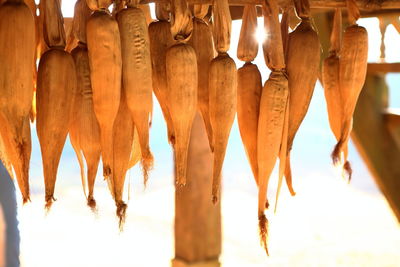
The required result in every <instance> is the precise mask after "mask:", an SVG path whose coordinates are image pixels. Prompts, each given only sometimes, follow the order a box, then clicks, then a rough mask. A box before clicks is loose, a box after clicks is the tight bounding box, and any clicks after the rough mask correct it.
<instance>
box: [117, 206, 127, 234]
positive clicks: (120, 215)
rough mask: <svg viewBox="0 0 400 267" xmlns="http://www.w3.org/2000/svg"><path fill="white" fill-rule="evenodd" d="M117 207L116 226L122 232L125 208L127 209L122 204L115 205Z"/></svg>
mask: <svg viewBox="0 0 400 267" xmlns="http://www.w3.org/2000/svg"><path fill="white" fill-rule="evenodd" d="M116 205H117V211H116V214H117V217H118V219H119V221H118V226H119V230H120V231H121V232H122V231H123V230H124V224H125V219H126V208H127V207H128V206H127V205H126V204H125V203H124V202H119V203H116Z"/></svg>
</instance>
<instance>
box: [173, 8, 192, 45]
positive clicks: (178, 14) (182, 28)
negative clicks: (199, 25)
mask: <svg viewBox="0 0 400 267" xmlns="http://www.w3.org/2000/svg"><path fill="white" fill-rule="evenodd" d="M170 18H171V33H172V36H173V37H174V39H175V40H180V41H187V40H189V38H190V35H191V34H192V30H193V23H192V14H191V13H190V10H189V8H188V5H187V1H186V0H172V1H171V17H170Z"/></svg>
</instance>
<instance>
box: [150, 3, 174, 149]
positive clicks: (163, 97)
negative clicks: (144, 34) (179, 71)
mask: <svg viewBox="0 0 400 267" xmlns="http://www.w3.org/2000/svg"><path fill="white" fill-rule="evenodd" d="M165 9H166V7H165V4H164V3H156V11H157V12H156V14H157V18H158V19H159V20H158V21H155V22H152V23H150V25H149V37H150V54H151V63H152V71H153V75H152V77H153V90H154V94H155V95H156V97H157V100H158V103H159V104H160V106H161V110H162V112H163V115H164V119H165V121H166V123H167V129H168V142H169V143H170V144H174V143H175V135H174V129H173V125H172V119H171V115H170V112H169V110H168V102H167V96H168V86H167V72H166V63H165V59H166V53H167V49H168V47H170V46H171V45H172V44H173V43H174V39H173V38H172V34H171V29H170V27H171V25H170V23H169V22H168V20H167V19H168V15H169V13H168V12H166V11H165Z"/></svg>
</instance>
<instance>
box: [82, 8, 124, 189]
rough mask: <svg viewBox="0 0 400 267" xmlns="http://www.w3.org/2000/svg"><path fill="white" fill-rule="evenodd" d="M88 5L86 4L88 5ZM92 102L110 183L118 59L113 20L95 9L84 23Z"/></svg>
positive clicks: (117, 87) (119, 66) (119, 85)
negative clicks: (85, 23) (85, 24)
mask: <svg viewBox="0 0 400 267" xmlns="http://www.w3.org/2000/svg"><path fill="white" fill-rule="evenodd" d="M89 7H90V5H89ZM86 29H87V32H86V36H87V45H88V51H89V65H90V79H91V82H92V89H93V104H94V112H95V114H96V118H97V120H98V122H99V125H100V132H101V151H102V160H103V175H104V177H106V178H109V180H108V181H109V183H111V185H112V173H111V168H112V166H113V126H114V120H115V118H116V116H117V113H118V108H119V102H120V97H121V95H120V94H121V79H122V74H121V72H122V59H121V41H120V35H119V29H118V23H117V21H116V20H115V19H114V18H112V17H111V16H110V14H109V13H107V11H106V10H98V11H95V12H94V13H93V14H92V15H91V16H90V19H89V21H88V22H87V26H86Z"/></svg>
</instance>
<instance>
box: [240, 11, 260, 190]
mask: <svg viewBox="0 0 400 267" xmlns="http://www.w3.org/2000/svg"><path fill="white" fill-rule="evenodd" d="M256 29H257V13H256V7H255V6H254V5H246V6H245V7H244V11H243V18H242V28H241V30H240V37H239V44H238V50H237V55H238V58H239V59H240V60H242V61H245V62H246V63H245V64H244V65H243V67H241V68H240V69H239V70H238V88H237V94H238V96H237V112H238V123H239V130H240V136H241V138H242V142H243V145H244V147H245V150H246V155H247V158H248V160H249V162H250V166H251V170H252V172H253V176H254V179H255V181H256V183H257V184H258V179H257V177H258V163H257V129H258V116H259V112H260V98H261V91H262V84H261V74H260V71H259V70H258V68H257V65H255V64H252V63H251V61H253V60H254V58H255V57H256V56H257V53H258V42H257V40H256V38H255V33H256Z"/></svg>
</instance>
